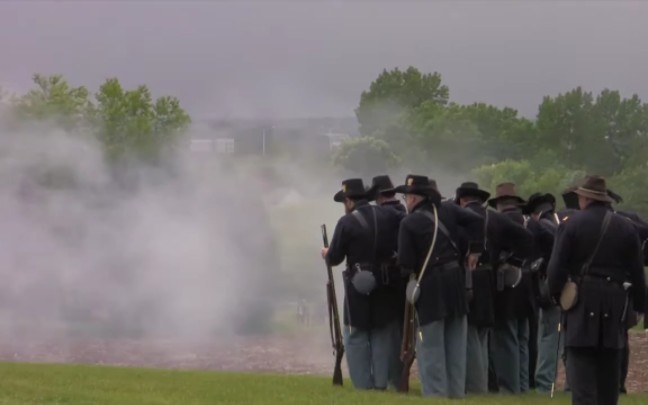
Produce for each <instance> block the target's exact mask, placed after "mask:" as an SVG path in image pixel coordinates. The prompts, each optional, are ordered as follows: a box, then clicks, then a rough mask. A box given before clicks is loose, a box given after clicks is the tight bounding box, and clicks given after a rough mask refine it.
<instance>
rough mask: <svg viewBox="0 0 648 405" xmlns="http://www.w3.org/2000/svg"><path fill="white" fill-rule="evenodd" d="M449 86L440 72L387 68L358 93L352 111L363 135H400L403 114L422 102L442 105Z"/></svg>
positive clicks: (385, 136) (389, 137)
mask: <svg viewBox="0 0 648 405" xmlns="http://www.w3.org/2000/svg"><path fill="white" fill-rule="evenodd" d="M448 94H449V91H448V87H447V86H445V85H443V84H442V82H441V75H440V74H439V73H436V72H435V73H426V74H424V73H421V72H420V71H419V70H418V69H416V68H414V67H412V66H410V67H409V68H407V69H406V70H405V71H402V70H400V69H398V68H395V69H392V70H390V71H387V70H386V69H385V70H383V72H382V73H381V74H380V75H379V76H378V78H376V80H374V81H373V82H372V83H371V85H370V86H369V90H368V91H363V92H362V94H361V95H360V104H359V105H358V108H356V110H355V113H356V117H357V119H358V123H359V124H360V132H361V133H362V134H363V135H369V136H379V137H382V138H383V139H391V138H392V137H395V136H398V135H400V131H401V130H402V129H403V126H402V124H403V122H402V119H403V116H404V115H406V114H407V113H408V111H410V110H411V109H413V108H416V107H419V106H420V105H421V104H423V103H425V102H431V103H435V104H439V105H445V104H446V103H447V102H448Z"/></svg>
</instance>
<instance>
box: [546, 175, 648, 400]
mask: <svg viewBox="0 0 648 405" xmlns="http://www.w3.org/2000/svg"><path fill="white" fill-rule="evenodd" d="M575 193H576V194H577V196H578V200H579V208H580V211H578V212H575V213H573V214H572V215H570V217H569V218H568V220H566V221H564V222H563V223H562V224H561V225H560V226H559V227H558V233H557V235H556V242H555V245H554V246H555V247H554V251H553V254H552V257H551V260H550V262H549V267H548V269H547V274H548V277H549V286H550V290H551V292H552V293H553V295H554V296H556V297H559V296H561V294H562V291H563V288H564V286H565V285H566V283H567V282H568V281H572V282H574V283H576V284H577V285H578V295H577V300H576V301H575V304H574V305H573V306H572V307H571V308H563V309H565V310H566V312H565V320H564V328H565V329H564V331H565V351H566V353H567V377H568V379H569V385H570V389H571V391H572V404H575V405H579V404H616V403H617V401H618V395H619V379H620V376H619V374H620V367H619V364H620V359H621V352H622V350H623V348H624V347H625V345H626V341H627V340H626V339H627V333H628V332H627V329H626V317H627V315H628V311H629V310H631V309H632V308H631V307H630V305H633V306H634V309H636V310H643V309H644V305H645V298H646V286H645V276H644V272H643V257H642V251H641V243H640V240H639V235H638V233H637V231H636V229H635V227H634V225H633V224H632V223H631V222H630V221H628V220H626V219H625V218H623V217H621V216H620V215H617V214H614V213H613V212H612V211H611V210H610V208H609V204H611V203H612V202H613V199H612V198H610V197H609V195H608V192H607V187H606V184H605V179H603V178H601V177H598V176H591V177H588V178H587V179H586V180H585V181H584V182H583V183H582V185H581V186H579V187H578V188H577V189H576V190H575ZM626 283H630V285H631V287H630V288H629V289H628V288H627V287H628V284H626ZM563 298H564V297H563ZM563 302H567V300H564V301H563ZM563 305H565V304H563Z"/></svg>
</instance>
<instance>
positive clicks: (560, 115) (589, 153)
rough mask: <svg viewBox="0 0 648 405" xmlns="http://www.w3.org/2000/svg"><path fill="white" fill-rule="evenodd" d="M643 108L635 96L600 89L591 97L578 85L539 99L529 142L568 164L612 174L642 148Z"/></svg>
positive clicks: (645, 135)
mask: <svg viewBox="0 0 648 405" xmlns="http://www.w3.org/2000/svg"><path fill="white" fill-rule="evenodd" d="M647 112H648V108H647V107H646V105H645V104H642V102H641V100H640V99H639V97H638V96H637V95H634V96H632V97H631V98H629V99H622V98H621V96H620V94H619V92H618V91H611V90H607V89H606V90H603V91H602V92H601V93H600V94H599V95H598V96H597V97H596V98H594V97H593V95H592V93H589V92H585V91H583V89H581V88H580V87H578V88H576V89H574V90H572V91H569V92H567V93H564V94H559V95H558V96H556V97H545V98H544V100H543V102H542V104H541V105H540V109H539V112H538V119H537V127H538V136H537V137H536V139H535V145H536V146H537V147H540V148H543V149H548V150H553V151H555V153H556V155H557V157H558V158H559V159H561V160H562V161H564V162H566V164H568V165H569V167H572V168H578V169H583V170H587V171H589V172H592V173H598V174H602V175H612V174H614V173H616V172H618V171H619V170H621V169H622V168H623V167H624V165H625V164H626V163H628V162H636V161H637V157H638V156H637V151H641V152H645V151H646V150H647V146H646V140H647V139H648V114H647ZM639 160H641V158H639Z"/></svg>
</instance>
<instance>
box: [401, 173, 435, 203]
mask: <svg viewBox="0 0 648 405" xmlns="http://www.w3.org/2000/svg"><path fill="white" fill-rule="evenodd" d="M394 191H396V192H397V193H401V194H416V195H420V196H422V197H432V199H433V200H434V201H435V202H440V201H441V193H439V189H438V188H437V187H436V181H435V180H430V179H429V178H428V177H427V176H421V175H418V174H409V175H407V177H406V178H405V184H404V185H402V186H398V187H396V188H395V189H394Z"/></svg>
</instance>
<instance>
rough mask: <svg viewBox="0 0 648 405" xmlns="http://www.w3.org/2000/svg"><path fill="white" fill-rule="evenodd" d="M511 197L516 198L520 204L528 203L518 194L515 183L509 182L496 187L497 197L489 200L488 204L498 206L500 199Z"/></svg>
mask: <svg viewBox="0 0 648 405" xmlns="http://www.w3.org/2000/svg"><path fill="white" fill-rule="evenodd" d="M509 199H512V200H516V201H517V203H518V204H519V205H524V204H526V201H524V199H523V198H522V197H520V196H519V195H518V194H517V191H516V189H515V183H511V182H507V183H502V184H498V185H497V187H495V197H493V198H491V199H490V200H488V205H490V206H491V207H496V206H497V203H498V202H499V201H501V200H509Z"/></svg>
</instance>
